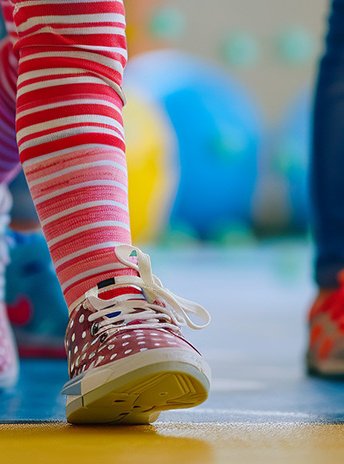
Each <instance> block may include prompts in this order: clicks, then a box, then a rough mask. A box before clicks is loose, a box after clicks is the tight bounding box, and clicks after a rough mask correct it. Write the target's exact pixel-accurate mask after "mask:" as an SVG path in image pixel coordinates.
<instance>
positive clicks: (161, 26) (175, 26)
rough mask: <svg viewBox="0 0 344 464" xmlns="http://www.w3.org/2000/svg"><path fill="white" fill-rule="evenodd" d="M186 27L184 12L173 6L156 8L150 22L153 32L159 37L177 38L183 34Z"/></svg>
mask: <svg viewBox="0 0 344 464" xmlns="http://www.w3.org/2000/svg"><path fill="white" fill-rule="evenodd" d="M185 28H186V19H185V16H184V14H183V13H182V12H181V11H180V10H178V9H177V8H172V7H164V8H159V9H158V10H156V11H155V13H154V15H153V17H152V19H151V22H150V32H151V34H152V35H153V36H154V37H156V38H159V39H167V40H176V39H178V38H180V36H181V35H183V33H184V31H185Z"/></svg>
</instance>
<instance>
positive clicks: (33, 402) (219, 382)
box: [0, 242, 344, 423]
mask: <svg viewBox="0 0 344 464" xmlns="http://www.w3.org/2000/svg"><path fill="white" fill-rule="evenodd" d="M152 259H153V266H154V270H155V272H156V273H157V274H158V275H159V276H160V277H161V278H162V280H163V282H164V284H165V285H166V286H168V287H170V288H171V289H172V290H173V291H175V292H176V293H179V294H182V295H185V296H187V297H189V298H191V299H196V300H198V301H200V302H202V303H203V304H204V305H206V306H207V307H208V308H209V310H210V311H211V313H212V317H213V323H212V325H211V327H210V328H209V329H208V330H206V331H202V332H196V333H192V334H190V336H191V338H192V340H193V341H194V342H195V343H196V344H197V345H198V346H199V347H200V349H201V351H203V352H204V353H205V355H206V356H207V358H208V360H209V362H210V364H211V366H212V369H213V375H214V382H213V390H212V393H211V396H210V398H209V400H208V402H207V403H205V404H204V405H202V406H200V407H198V408H196V409H194V410H186V411H173V412H169V413H165V414H163V415H162V416H161V419H160V421H162V422H166V421H168V422H178V421H189V422H202V423H207V422H225V423H237V422H249V423H262V422H264V423H267V422H291V423H314V422H316V423H318V422H322V423H344V383H341V382H338V381H337V382H329V381H324V380H317V379H311V378H308V377H307V376H306V375H305V374H304V366H303V355H304V348H305V334H306V330H305V320H306V318H305V311H306V308H307V306H308V305H309V302H310V301H311V298H312V295H313V292H314V289H313V288H312V285H311V281H310V260H311V253H310V249H309V247H308V246H306V245H304V244H302V243H297V242H289V243H282V242H280V243H276V244H267V245H261V246H260V247H255V246H248V247H245V248H240V249H237V250H231V249H229V250H225V251H224V250H221V249H199V248H195V249H191V250H188V251H187V252H186V251H183V250H179V251H173V250H171V251H159V250H152ZM66 378H67V377H66V366H65V363H64V362H62V361H54V362H47V361H44V362H43V361H24V362H23V363H22V369H21V377H20V381H19V384H18V386H17V387H16V388H14V389H12V390H10V391H7V392H2V393H0V422H18V421H24V422H29V421H63V420H64V398H63V397H61V396H60V394H59V392H60V389H61V386H62V384H63V383H64V382H65V380H66Z"/></svg>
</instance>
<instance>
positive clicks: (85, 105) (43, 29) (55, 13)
mask: <svg viewBox="0 0 344 464" xmlns="http://www.w3.org/2000/svg"><path fill="white" fill-rule="evenodd" d="M15 6H16V10H15V15H14V18H15V23H16V27H17V32H18V41H17V42H16V50H17V51H18V53H19V55H20V58H19V80H18V93H17V141H18V146H19V151H20V158H21V162H22V164H23V168H24V171H25V174H26V176H27V179H28V183H29V186H30V190H31V194H32V197H33V200H34V202H35V205H36V208H37V211H38V214H39V217H40V220H41V224H42V227H43V231H44V233H45V236H46V239H47V242H48V245H49V248H50V252H51V255H52V258H53V261H54V263H55V266H56V271H57V274H58V277H59V280H60V283H61V286H62V289H63V292H64V295H65V297H66V300H67V303H68V305H69V306H70V305H71V304H73V303H74V302H75V301H76V300H78V299H79V298H80V297H81V296H82V295H83V294H84V293H85V291H86V290H88V289H90V288H91V287H93V286H94V285H96V284H97V283H98V282H100V281H103V280H106V279H107V278H109V277H113V276H116V275H121V274H127V273H128V274H132V271H131V270H128V269H126V268H125V267H124V266H123V265H122V264H121V263H119V262H118V260H116V256H115V254H114V247H115V246H117V245H119V244H129V243H130V225H129V214H128V195H127V189H128V186H127V170H126V160H125V154H124V151H125V144H124V134H123V122H122V106H123V96H122V91H121V84H122V76H123V69H124V66H125V64H126V40H125V17H124V7H123V2H122V1H104V2H89V1H87V2H86V1H85V2H82V1H63V0H62V1H61V2H60V3H55V2H49V1H42V0H41V1H40V0H38V1H37V2H36V1H35V2H34V3H33V4H30V3H29V2H26V1H21V0H17V1H16V2H15Z"/></svg>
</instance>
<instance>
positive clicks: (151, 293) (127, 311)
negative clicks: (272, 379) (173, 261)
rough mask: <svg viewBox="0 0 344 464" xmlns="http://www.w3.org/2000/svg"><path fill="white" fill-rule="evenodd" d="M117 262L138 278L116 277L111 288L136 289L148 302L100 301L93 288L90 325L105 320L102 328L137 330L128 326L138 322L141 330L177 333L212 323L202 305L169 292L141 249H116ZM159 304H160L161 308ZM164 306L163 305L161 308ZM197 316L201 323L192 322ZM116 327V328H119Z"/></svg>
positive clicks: (89, 299)
mask: <svg viewBox="0 0 344 464" xmlns="http://www.w3.org/2000/svg"><path fill="white" fill-rule="evenodd" d="M115 252H116V255H117V258H118V259H119V260H120V262H121V263H122V264H124V265H125V266H126V267H129V268H131V269H134V270H135V271H137V273H138V274H139V275H138V276H120V277H116V279H115V285H114V286H112V288H120V287H128V286H134V287H138V288H140V289H141V290H142V292H143V294H144V297H145V299H133V300H125V301H119V300H118V298H116V297H115V298H112V299H109V300H103V299H101V298H99V296H98V295H99V290H98V289H97V288H92V289H91V290H89V291H88V292H87V293H86V295H85V296H86V302H85V303H84V304H85V305H86V307H87V308H88V309H89V310H90V311H92V314H91V315H90V316H89V321H90V322H93V321H95V320H99V319H104V317H107V316H111V317H109V318H108V321H107V320H102V321H101V322H99V331H100V328H101V327H104V326H111V328H113V329H115V330H121V329H124V328H127V329H128V328H129V327H130V328H131V329H132V328H134V327H136V324H135V325H130V326H129V327H128V323H129V322H133V321H135V320H139V321H140V322H139V323H138V324H137V326H138V327H140V328H144V327H149V328H170V329H172V330H176V329H177V330H178V329H179V328H180V327H181V326H188V327H190V328H191V329H196V330H199V329H203V328H205V327H206V326H208V325H209V323H210V320H211V318H210V315H209V313H208V311H207V310H206V309H205V308H204V307H203V306H201V305H199V304H197V303H195V302H193V301H191V300H187V299H185V298H182V297H179V296H177V295H175V294H174V293H172V292H171V291H169V290H168V289H166V288H165V287H164V286H163V284H162V282H161V281H160V280H159V279H158V277H156V276H155V275H154V274H153V273H152V267H151V261H150V257H149V256H148V255H146V254H144V253H143V252H142V251H141V250H140V249H139V248H136V247H132V246H128V245H121V246H118V247H116V249H115ZM158 302H159V304H158ZM160 302H161V304H160ZM192 316H197V317H198V318H199V319H200V320H201V321H202V323H201V324H198V323H196V322H194V321H193V320H192ZM116 324H117V325H116Z"/></svg>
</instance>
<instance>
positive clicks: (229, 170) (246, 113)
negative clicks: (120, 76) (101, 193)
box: [126, 0, 327, 244]
mask: <svg viewBox="0 0 344 464" xmlns="http://www.w3.org/2000/svg"><path fill="white" fill-rule="evenodd" d="M126 5H127V12H128V40H129V53H130V57H131V60H130V65H129V67H128V71H127V84H126V85H127V95H128V106H127V113H126V122H127V135H128V163H129V170H130V179H131V180H130V182H131V190H130V192H131V215H132V226H133V233H134V238H135V239H136V240H137V241H143V242H145V241H150V242H152V241H153V242H162V243H164V244H176V243H181V242H185V241H186V242H190V241H198V240H202V241H206V242H212V243H218V244H231V243H234V244H238V242H247V241H252V240H256V239H257V238H266V237H276V236H288V235H291V236H293V235H294V236H295V235H298V236H306V235H307V231H308V220H309V211H308V199H307V167H308V157H309V150H310V116H311V106H312V93H313V90H312V88H313V84H314V80H315V71H316V64H317V60H318V58H319V55H320V53H321V50H322V38H323V29H324V25H325V14H326V8H327V2H326V1H324V0H303V1H301V2H300V1H297V0H291V1H288V2H285V1H283V0H260V1H259V2H252V1H250V0H216V1H215V2H212V4H211V7H210V8H211V11H209V2H206V1H205V0H188V1H187V2H185V1H182V0H174V1H168V0H165V1H163V0H143V1H140V2H137V1H136V2H135V0H127V2H126ZM147 179H150V182H147ZM138 184H139V185H140V188H137V185H138ZM157 217H158V218H159V220H158V221H156V220H155V219H153V218H157Z"/></svg>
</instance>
